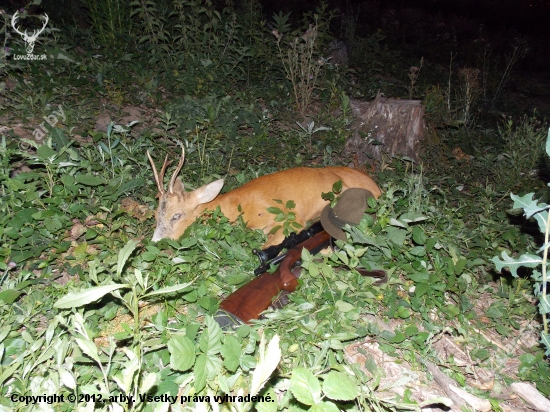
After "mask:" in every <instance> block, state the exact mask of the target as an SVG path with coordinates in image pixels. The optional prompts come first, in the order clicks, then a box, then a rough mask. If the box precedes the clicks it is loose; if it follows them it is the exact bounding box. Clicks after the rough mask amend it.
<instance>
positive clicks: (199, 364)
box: [193, 353, 207, 393]
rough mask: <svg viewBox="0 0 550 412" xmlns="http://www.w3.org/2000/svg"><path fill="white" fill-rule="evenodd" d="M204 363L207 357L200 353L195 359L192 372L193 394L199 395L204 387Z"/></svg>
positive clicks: (205, 373)
mask: <svg viewBox="0 0 550 412" xmlns="http://www.w3.org/2000/svg"><path fill="white" fill-rule="evenodd" d="M206 361H207V355H205V354H204V353H201V354H200V355H199V356H198V357H197V361H196V362H195V367H194V368H193V372H194V374H195V392H196V393H199V392H200V391H202V390H203V389H204V386H205V385H206V375H207V371H206Z"/></svg>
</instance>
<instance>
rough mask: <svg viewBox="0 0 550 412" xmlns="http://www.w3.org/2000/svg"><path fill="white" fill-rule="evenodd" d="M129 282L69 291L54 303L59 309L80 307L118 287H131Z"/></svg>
mask: <svg viewBox="0 0 550 412" xmlns="http://www.w3.org/2000/svg"><path fill="white" fill-rule="evenodd" d="M129 287H130V285H128V284H118V285H103V286H94V287H92V288H89V289H85V290H82V291H80V292H69V293H67V294H66V295H65V296H63V297H62V298H61V299H59V300H58V301H57V302H55V304H54V305H53V307H54V308H57V309H70V308H78V307H80V306H83V305H87V304H88V303H91V302H94V301H96V300H98V299H100V298H102V297H103V296H104V295H106V294H107V293H110V292H112V291H114V290H117V289H122V288H129Z"/></svg>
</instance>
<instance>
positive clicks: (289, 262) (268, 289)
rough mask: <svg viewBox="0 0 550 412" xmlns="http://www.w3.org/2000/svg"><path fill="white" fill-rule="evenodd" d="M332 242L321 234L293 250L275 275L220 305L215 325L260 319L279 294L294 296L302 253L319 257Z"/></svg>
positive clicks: (251, 284)
mask: <svg viewBox="0 0 550 412" xmlns="http://www.w3.org/2000/svg"><path fill="white" fill-rule="evenodd" d="M329 242H330V235H329V234H328V233H327V232H325V231H322V232H319V233H317V234H316V235H315V236H313V237H311V238H309V239H308V240H306V241H305V242H302V243H300V244H299V245H297V246H295V247H293V248H292V249H290V250H289V251H288V252H287V253H286V255H285V258H284V259H283V261H282V262H281V264H280V265H279V267H278V268H277V270H276V271H275V273H273V274H271V273H264V274H263V275H261V276H258V277H257V278H255V279H253V280H252V281H251V282H249V283H247V284H246V285H244V286H243V287H242V288H240V289H238V290H237V291H235V292H234V293H232V294H231V295H229V296H228V297H227V298H226V299H225V300H224V301H223V302H222V303H221V304H220V311H218V313H216V315H215V316H214V317H215V318H216V321H217V322H218V323H219V324H220V326H222V328H225V327H227V326H230V325H231V324H235V325H238V324H239V323H250V321H251V320H253V319H258V318H259V317H260V313H262V312H263V311H264V310H266V309H267V308H268V307H269V305H270V304H271V302H272V301H273V300H274V299H275V298H276V297H277V296H278V295H279V293H280V292H282V291H286V292H288V293H292V292H294V290H296V287H297V286H298V279H297V278H296V276H294V275H293V274H292V272H291V269H292V266H294V264H295V263H296V262H297V261H298V260H300V257H301V256H302V249H304V248H305V249H307V250H308V251H310V252H311V253H317V252H318V251H319V250H321V249H323V248H325V247H326V246H328V244H329Z"/></svg>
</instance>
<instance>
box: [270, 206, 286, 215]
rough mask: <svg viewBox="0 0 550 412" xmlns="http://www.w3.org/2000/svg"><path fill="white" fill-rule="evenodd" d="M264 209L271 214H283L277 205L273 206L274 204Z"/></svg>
mask: <svg viewBox="0 0 550 412" xmlns="http://www.w3.org/2000/svg"><path fill="white" fill-rule="evenodd" d="M266 210H267V211H268V213H271V214H273V215H282V214H283V211H282V210H281V209H279V208H278V207H274V206H271V207H268V208H267V209H266Z"/></svg>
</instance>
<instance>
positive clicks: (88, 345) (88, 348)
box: [75, 338, 100, 363]
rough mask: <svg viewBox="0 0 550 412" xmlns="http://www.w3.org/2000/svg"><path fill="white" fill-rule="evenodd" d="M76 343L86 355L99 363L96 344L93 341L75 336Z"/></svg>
mask: <svg viewBox="0 0 550 412" xmlns="http://www.w3.org/2000/svg"><path fill="white" fill-rule="evenodd" d="M75 341H76V343H77V344H78V346H79V347H80V349H81V350H82V352H84V353H85V354H86V355H88V356H89V357H90V358H92V359H93V360H94V361H96V362H97V363H100V360H99V354H98V352H97V346H96V345H95V343H94V342H92V341H91V340H88V339H82V338H75Z"/></svg>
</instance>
